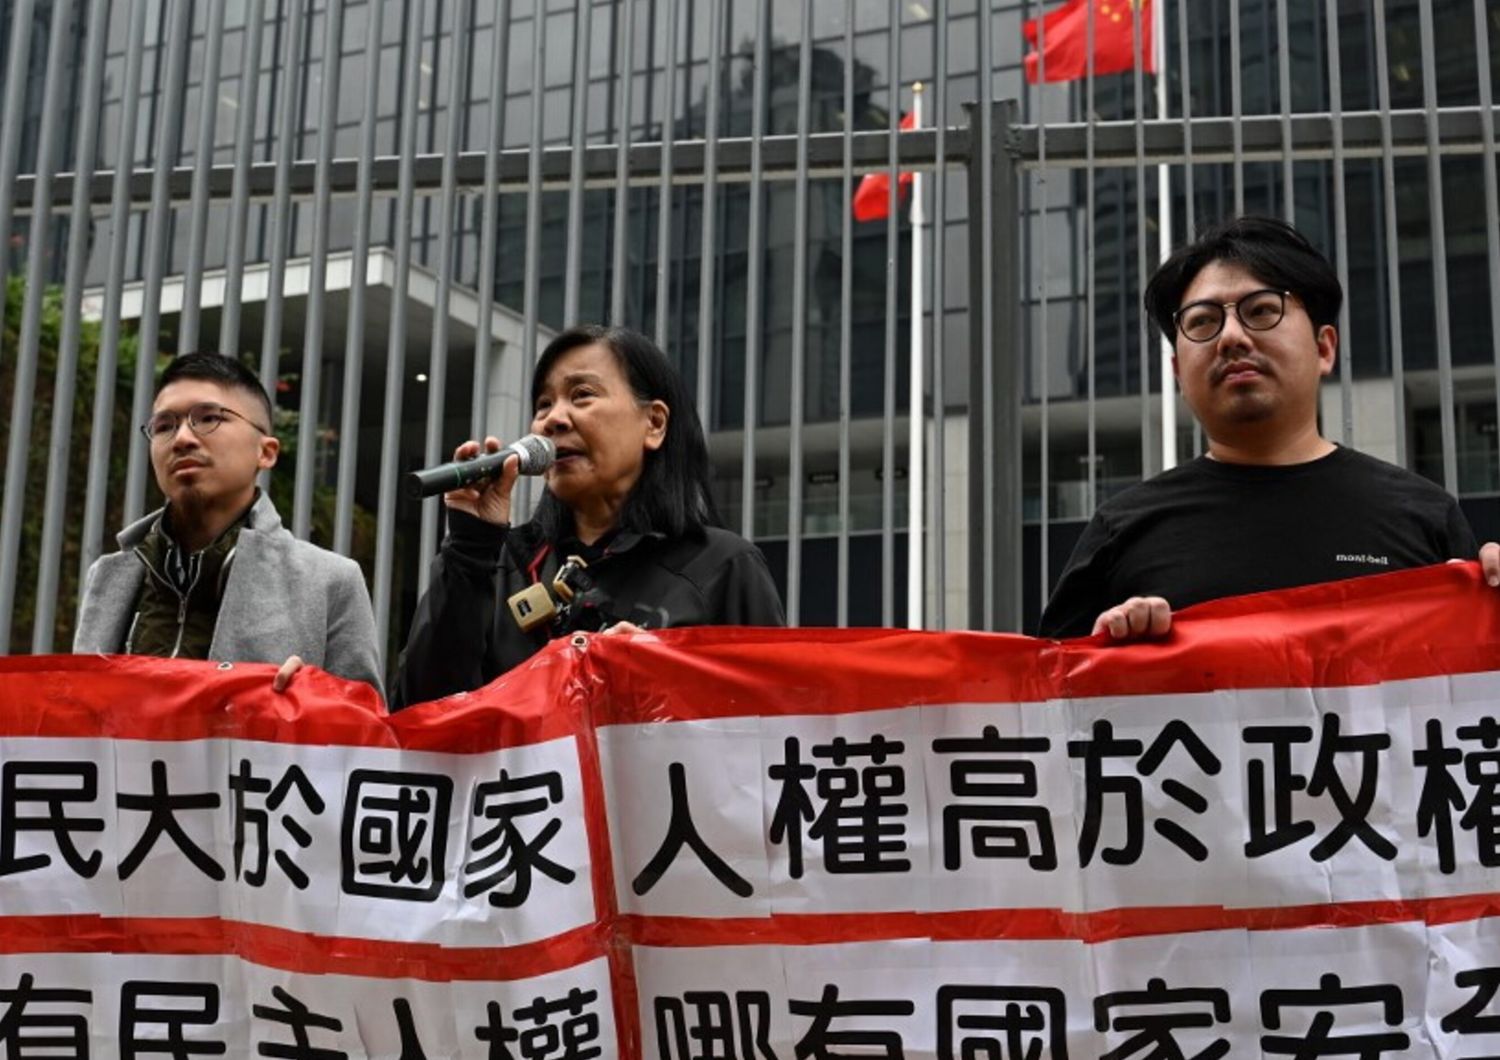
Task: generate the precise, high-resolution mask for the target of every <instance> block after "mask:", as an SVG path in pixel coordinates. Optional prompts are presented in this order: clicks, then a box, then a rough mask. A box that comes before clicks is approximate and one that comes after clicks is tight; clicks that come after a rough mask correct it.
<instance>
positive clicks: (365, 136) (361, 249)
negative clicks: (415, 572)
mask: <svg viewBox="0 0 1500 1060" xmlns="http://www.w3.org/2000/svg"><path fill="white" fill-rule="evenodd" d="M384 16H385V4H384V3H382V2H380V0H375V2H373V3H371V4H370V11H369V15H368V16H367V17H368V21H367V22H366V24H365V95H364V110H363V112H362V114H361V115H360V119H359V174H358V176H356V177H355V193H354V257H353V260H352V261H351V262H350V265H349V322H348V325H347V327H346V328H345V334H344V393H343V403H342V407H341V408H340V410H339V479H338V497H337V501H336V504H335V507H334V513H333V548H334V551H335V552H338V553H339V554H340V555H344V556H347V555H349V551H350V547H351V546H352V545H353V543H354V483H355V474H356V472H357V471H358V470H359V409H360V393H361V390H362V389H363V386H364V375H365V295H366V288H367V286H368V278H369V272H370V211H371V208H372V205H373V204H372V202H371V197H372V189H373V186H374V185H373V173H374V169H375V114H376V112H377V111H378V110H379V108H380V78H379V76H377V73H376V71H377V70H378V68H379V63H380V31H381V29H382V27H383V23H384V20H385V18H384ZM493 154H494V152H493V151H491V155H492V156H493ZM487 186H489V185H488V183H487ZM483 295H484V292H483V291H481V292H480V297H481V300H482V299H483ZM479 319H480V325H481V327H480V333H481V334H483V335H488V334H489V329H488V328H487V327H486V326H484V325H486V324H487V323H488V314H486V313H485V312H484V311H483V310H482V309H481V312H480V317H479ZM476 356H477V354H476ZM475 368H476V371H477V369H478V365H477V364H476V366H475Z"/></svg>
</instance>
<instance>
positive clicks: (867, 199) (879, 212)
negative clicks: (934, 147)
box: [854, 111, 916, 221]
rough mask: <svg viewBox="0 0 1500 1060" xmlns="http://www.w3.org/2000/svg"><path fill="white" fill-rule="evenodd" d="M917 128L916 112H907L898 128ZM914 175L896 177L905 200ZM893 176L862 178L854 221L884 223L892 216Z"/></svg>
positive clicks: (857, 192)
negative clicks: (883, 221)
mask: <svg viewBox="0 0 1500 1060" xmlns="http://www.w3.org/2000/svg"><path fill="white" fill-rule="evenodd" d="M915 127H916V112H915V111H907V112H906V114H905V115H904V116H903V117H902V118H901V124H900V125H899V126H898V128H901V129H913V128H915ZM913 175H914V174H911V173H899V174H897V176H896V187H897V195H898V196H899V197H900V198H902V199H905V198H906V192H907V189H909V188H910V187H911V181H912V177H913ZM890 207H891V175H890V174H889V173H867V174H866V175H865V176H864V177H862V178H860V182H859V187H857V188H855V189H854V219H855V220H856V221H882V220H884V219H885V218H886V217H888V216H890Z"/></svg>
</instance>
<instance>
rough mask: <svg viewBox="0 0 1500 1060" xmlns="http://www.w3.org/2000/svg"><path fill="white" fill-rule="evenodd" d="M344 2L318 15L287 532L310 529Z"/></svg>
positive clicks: (300, 534) (301, 533) (307, 532)
mask: <svg viewBox="0 0 1500 1060" xmlns="http://www.w3.org/2000/svg"><path fill="white" fill-rule="evenodd" d="M343 45H344V5H343V4H328V5H327V6H326V7H325V8H324V15H323V64H322V65H323V86H322V87H323V91H322V94H321V98H320V106H319V117H318V160H317V169H316V170H315V171H314V174H313V226H312V229H313V230H312V255H311V261H309V263H308V284H307V315H306V317H305V318H304V324H303V328H302V402H301V404H300V406H299V407H298V414H297V478H296V481H295V482H294V484H293V491H292V533H293V534H295V535H296V536H297V537H300V538H302V539H304V540H306V539H307V537H308V536H309V535H310V534H311V533H312V508H313V487H314V486H316V485H317V466H318V436H319V432H318V408H319V406H320V404H321V402H320V400H319V398H320V397H321V394H322V388H323V387H322V384H323V305H324V302H325V301H326V299H327V295H326V293H325V291H324V289H325V288H326V287H327V286H328V211H329V209H330V207H331V205H332V195H331V192H330V186H329V175H328V170H329V167H330V166H332V165H333V139H334V133H335V132H336V131H337V128H338V117H339V75H340V73H341V71H342V69H343V61H342V56H343V50H344V48H343Z"/></svg>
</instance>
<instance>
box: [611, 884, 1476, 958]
mask: <svg viewBox="0 0 1500 1060" xmlns="http://www.w3.org/2000/svg"><path fill="white" fill-rule="evenodd" d="M1493 916H1500V892H1495V893H1493V894H1478V895H1461V896H1458V897H1454V898H1421V899H1411V900H1406V901H1403V900H1392V901H1375V902H1335V903H1331V904H1327V905H1306V906H1285V907H1280V908H1261V909H1226V908H1223V907H1216V906H1171V907H1160V908H1131V909H1107V910H1100V911H1097V912H1093V913H1066V912H1063V911H1062V910H1059V909H979V910H966V911H963V912H945V913H809V914H802V913H787V914H778V915H775V916H770V917H741V918H727V917H726V918H722V919H699V918H696V917H660V916H655V917H653V916H639V915H636V916H627V917H623V918H621V921H620V931H621V933H622V935H624V937H626V938H628V939H629V940H630V941H631V942H632V943H633V944H635V945H640V946H663V947H684V948H691V947H702V946H811V945H831V944H836V943H841V942H889V941H894V940H898V939H928V938H930V939H934V940H937V941H942V942H988V941H1023V940H1029V941H1069V940H1076V941H1079V942H1088V943H1099V942H1113V941H1115V940H1117V939H1127V938H1139V937H1142V936H1148V935H1186V934H1191V933H1193V932H1198V931H1229V930H1245V931H1288V930H1304V929H1309V928H1331V927H1337V928H1349V927H1370V926H1373V925H1378V924H1398V923H1411V922H1418V921H1420V922H1423V923H1426V924H1429V925H1433V926H1436V925H1439V924H1452V923H1459V922H1462V921H1466V920H1481V919H1485V918H1487V917H1493Z"/></svg>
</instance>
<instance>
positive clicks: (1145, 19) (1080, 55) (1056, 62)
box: [1021, 0, 1156, 84]
mask: <svg viewBox="0 0 1500 1060" xmlns="http://www.w3.org/2000/svg"><path fill="white" fill-rule="evenodd" d="M1151 2H1152V0H1068V2H1067V3H1065V4H1063V6H1062V7H1059V8H1058V9H1057V10H1055V11H1051V12H1048V13H1047V14H1046V15H1043V16H1042V18H1041V20H1040V21H1041V22H1042V23H1043V25H1044V28H1045V29H1046V33H1045V34H1042V33H1039V32H1038V30H1037V21H1038V20H1037V19H1032V20H1030V21H1029V22H1027V23H1025V24H1024V25H1023V26H1022V27H1021V32H1022V33H1023V34H1024V35H1025V37H1026V40H1027V43H1029V44H1030V45H1031V47H1032V51H1030V52H1028V53H1027V55H1026V80H1028V81H1030V82H1031V83H1032V84H1036V83H1037V81H1038V77H1037V67H1038V66H1039V65H1041V64H1039V63H1038V57H1039V55H1040V54H1041V53H1040V51H1039V50H1038V45H1037V39H1038V37H1044V38H1045V44H1046V56H1047V61H1046V64H1045V67H1046V69H1045V70H1044V71H1043V72H1044V73H1045V74H1046V79H1047V80H1048V81H1076V80H1078V79H1079V78H1080V77H1086V76H1087V75H1088V55H1089V53H1088V21H1087V20H1088V16H1089V11H1090V10H1092V11H1093V12H1094V73H1095V74H1118V73H1120V72H1122V71H1125V70H1132V69H1134V68H1135V56H1136V46H1135V16H1134V14H1133V12H1132V11H1131V8H1132V6H1133V5H1134V4H1136V3H1139V5H1140V9H1141V16H1140V26H1141V38H1142V39H1141V47H1140V54H1141V55H1142V56H1143V58H1144V60H1145V61H1144V69H1145V70H1146V72H1147V73H1155V72H1156V62H1155V59H1154V57H1153V55H1152V52H1151V45H1152V39H1151Z"/></svg>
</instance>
